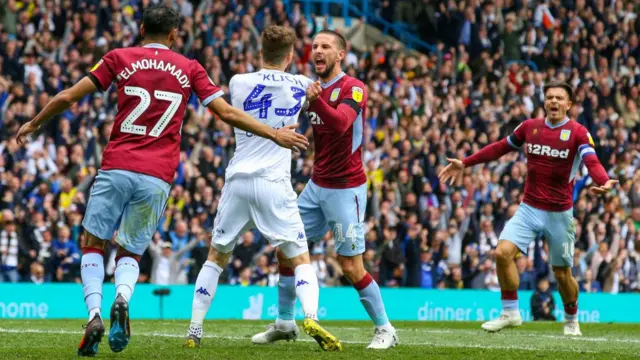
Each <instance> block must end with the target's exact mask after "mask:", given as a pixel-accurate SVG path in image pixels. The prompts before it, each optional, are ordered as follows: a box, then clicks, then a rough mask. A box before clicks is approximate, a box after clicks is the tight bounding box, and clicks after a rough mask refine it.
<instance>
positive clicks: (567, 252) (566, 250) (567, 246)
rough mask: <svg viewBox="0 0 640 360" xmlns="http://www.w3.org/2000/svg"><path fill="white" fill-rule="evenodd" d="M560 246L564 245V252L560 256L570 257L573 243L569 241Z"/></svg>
mask: <svg viewBox="0 0 640 360" xmlns="http://www.w3.org/2000/svg"><path fill="white" fill-rule="evenodd" d="M562 246H563V247H564V254H563V255H562V257H566V258H572V257H573V255H572V254H573V248H574V246H575V245H574V243H573V242H570V243H564V244H562Z"/></svg>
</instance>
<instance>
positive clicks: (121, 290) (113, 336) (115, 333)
mask: <svg viewBox="0 0 640 360" xmlns="http://www.w3.org/2000/svg"><path fill="white" fill-rule="evenodd" d="M139 261H140V256H139V255H136V254H134V253H131V252H129V251H127V250H126V249H124V248H122V247H118V252H117V253H116V270H115V272H114V274H113V275H114V278H115V285H116V299H115V300H114V302H113V304H112V305H111V311H110V314H109V315H110V316H109V317H110V319H111V321H110V322H111V324H110V328H109V347H111V351H113V352H121V351H122V350H124V349H125V348H126V347H127V345H129V340H130V338H131V326H130V321H129V301H130V300H131V296H132V295H133V289H134V288H135V285H136V282H137V281H138V276H139V275H140V268H139V267H138V262H139Z"/></svg>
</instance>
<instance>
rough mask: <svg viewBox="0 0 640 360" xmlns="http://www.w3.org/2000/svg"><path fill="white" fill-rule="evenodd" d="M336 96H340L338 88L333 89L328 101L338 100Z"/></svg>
mask: <svg viewBox="0 0 640 360" xmlns="http://www.w3.org/2000/svg"><path fill="white" fill-rule="evenodd" d="M338 96H340V88H337V89H333V91H332V92H331V97H329V101H336V100H338Z"/></svg>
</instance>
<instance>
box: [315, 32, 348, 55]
mask: <svg viewBox="0 0 640 360" xmlns="http://www.w3.org/2000/svg"><path fill="white" fill-rule="evenodd" d="M318 34H327V35H333V36H334V37H335V38H336V40H337V42H338V49H339V50H347V40H346V39H345V38H344V36H342V34H340V33H339V32H337V31H333V30H321V31H319V32H318Z"/></svg>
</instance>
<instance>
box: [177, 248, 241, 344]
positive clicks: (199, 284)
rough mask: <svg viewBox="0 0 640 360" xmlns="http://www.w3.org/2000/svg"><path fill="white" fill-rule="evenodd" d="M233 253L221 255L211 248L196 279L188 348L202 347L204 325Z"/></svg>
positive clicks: (186, 340)
mask: <svg viewBox="0 0 640 360" xmlns="http://www.w3.org/2000/svg"><path fill="white" fill-rule="evenodd" d="M229 258H231V253H226V254H225V253H221V252H220V251H218V250H217V249H216V248H215V247H213V246H211V247H210V248H209V256H208V257H207V261H206V262H205V263H204V265H202V269H200V273H198V278H197V279H196V286H195V289H196V290H195V293H194V295H193V304H192V306H191V324H190V326H189V332H188V334H187V338H186V339H185V342H184V347H186V348H196V347H199V346H200V341H201V340H202V323H203V322H204V317H205V316H206V315H207V312H208V311H209V308H210V307H211V302H212V301H213V297H214V296H215V295H216V289H217V288H218V281H219V280H220V274H222V271H223V269H224V267H225V266H227V264H228V263H229Z"/></svg>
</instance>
